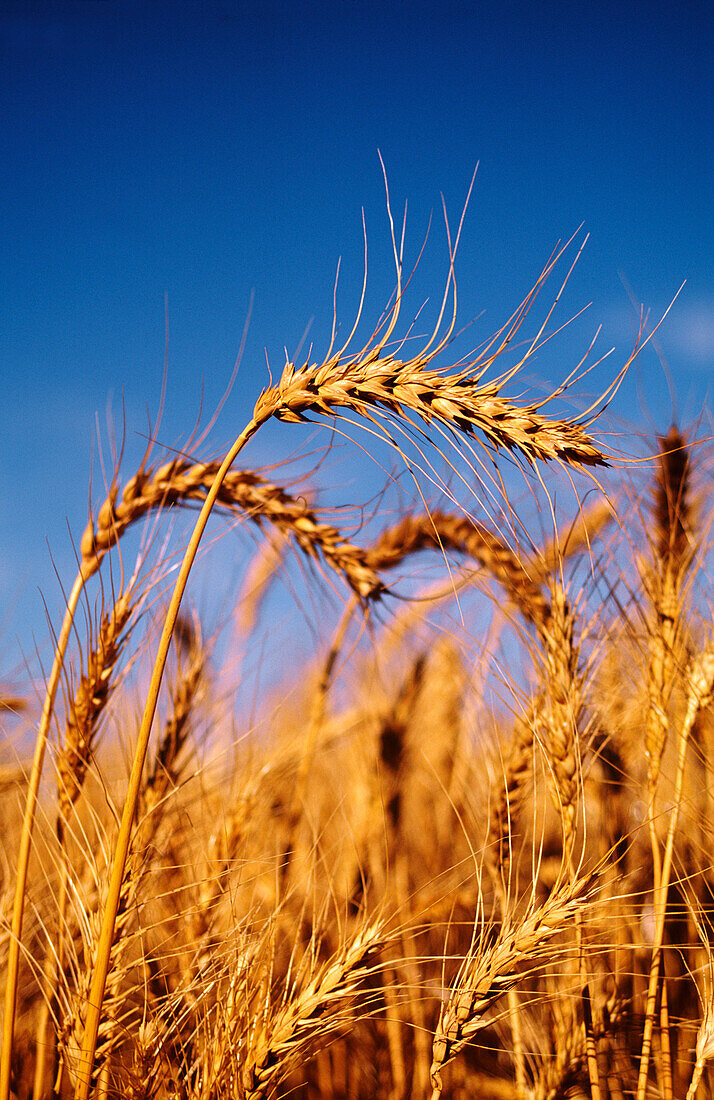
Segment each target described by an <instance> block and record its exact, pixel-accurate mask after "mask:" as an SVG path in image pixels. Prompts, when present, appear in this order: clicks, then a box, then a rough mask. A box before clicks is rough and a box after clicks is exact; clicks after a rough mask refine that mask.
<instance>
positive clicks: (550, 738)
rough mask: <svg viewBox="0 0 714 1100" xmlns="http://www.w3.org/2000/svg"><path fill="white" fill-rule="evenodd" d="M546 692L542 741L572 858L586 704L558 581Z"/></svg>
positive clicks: (547, 637)
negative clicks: (581, 729) (580, 737)
mask: <svg viewBox="0 0 714 1100" xmlns="http://www.w3.org/2000/svg"><path fill="white" fill-rule="evenodd" d="M544 650H545V652H544V664H543V671H544V681H545V682H544V690H543V696H542V699H543V702H542V708H543V709H542V713H541V716H540V717H541V719H542V734H541V736H542V738H543V742H544V744H545V748H546V752H547V756H548V762H549V764H550V767H551V769H552V778H553V790H554V795H555V801H556V806H557V807H558V809H559V811H560V813H561V814H562V819H563V841H564V852H563V859H564V862H565V863H566V864H567V863H569V862H570V861H571V859H572V857H573V855H574V844H575V828H576V821H577V811H578V806H579V804H580V803H579V798H578V792H579V787H580V775H581V762H580V753H581V748H580V742H579V724H580V711H581V705H582V688H581V673H580V671H579V669H578V658H579V647H578V645H577V643H576V641H575V637H574V616H573V613H572V611H571V608H570V606H569V603H568V599H567V597H566V594H565V592H564V591H563V589H562V587H561V586H560V584H558V583H555V584H554V585H553V588H552V591H551V601H550V618H549V621H548V625H547V628H546V630H545V632H544Z"/></svg>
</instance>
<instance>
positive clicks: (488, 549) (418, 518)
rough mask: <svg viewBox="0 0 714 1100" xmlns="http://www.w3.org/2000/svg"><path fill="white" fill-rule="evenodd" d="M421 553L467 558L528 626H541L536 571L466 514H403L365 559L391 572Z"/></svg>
mask: <svg viewBox="0 0 714 1100" xmlns="http://www.w3.org/2000/svg"><path fill="white" fill-rule="evenodd" d="M425 549H431V550H438V551H440V552H441V553H442V554H443V553H445V552H446V551H447V550H454V551H456V552H458V553H460V554H467V555H468V556H469V557H471V558H473V559H474V560H475V561H477V562H478V563H479V564H480V565H481V566H482V567H483V568H484V569H486V570H487V571H488V572H489V573H490V574H491V576H492V577H494V578H495V579H496V580H497V581H498V582H499V583H500V584H501V585H502V586H503V588H504V589H505V591H506V592H507V593H508V596H509V598H510V599H511V600H512V601H513V603H515V605H516V607H517V608H518V610H519V611H520V612H521V614H522V615H523V616H524V618H525V619H526V620H527V621H528V622H531V623H534V624H535V625H537V626H538V628H539V629H541V630H542V629H544V628H545V626H546V624H547V622H548V618H549V615H550V609H549V605H548V600H547V599H546V597H545V596H544V595H543V590H542V588H541V585H540V584H539V583H538V580H539V578H538V577H537V574H536V575H535V576H534V574H535V570H530V569H529V567H528V566H527V565H524V564H523V562H522V561H521V560H520V559H519V558H518V556H517V555H516V554H515V553H514V552H513V550H511V548H510V547H509V546H507V545H506V543H505V542H504V541H503V539H501V538H500V537H499V536H498V535H496V534H495V533H494V532H493V531H489V529H488V528H487V527H484V526H483V525H482V524H480V523H476V522H475V521H474V520H471V519H469V518H468V517H467V516H460V515H454V514H452V513H447V512H441V511H439V510H438V509H437V510H435V511H433V512H423V513H420V514H418V515H411V516H405V517H404V519H402V520H400V521H399V523H396V524H394V526H392V527H388V528H387V529H386V530H385V531H383V532H382V534H381V535H380V536H379V538H378V539H377V542H376V543H375V544H374V546H372V547H371V548H370V549H369V550H368V551H367V561H368V562H369V563H370V565H371V566H372V567H373V569H375V570H377V571H380V572H381V571H383V570H385V569H394V568H395V567H397V566H398V565H399V564H400V563H401V562H402V561H404V559H405V558H407V557H409V556H410V555H411V554H416V553H418V552H419V551H420V550H425Z"/></svg>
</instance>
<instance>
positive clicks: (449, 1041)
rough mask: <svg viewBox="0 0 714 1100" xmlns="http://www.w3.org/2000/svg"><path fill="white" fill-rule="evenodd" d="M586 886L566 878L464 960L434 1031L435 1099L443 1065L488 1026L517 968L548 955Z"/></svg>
mask: <svg viewBox="0 0 714 1100" xmlns="http://www.w3.org/2000/svg"><path fill="white" fill-rule="evenodd" d="M588 885H589V880H588V879H575V880H573V881H571V882H567V883H565V884H562V885H560V886H559V887H558V888H556V889H554V890H553V892H552V893H551V894H550V896H549V897H548V898H547V899H546V901H545V902H543V904H542V905H538V906H536V905H534V904H531V906H530V908H529V911H528V912H527V913H526V914H525V916H523V917H520V918H515V917H513V916H511V917H506V918H504V920H503V922H502V924H501V927H500V929H499V932H498V935H497V936H496V939H495V940H494V942H493V943H492V944H490V945H486V944H479V945H478V946H477V947H476V948H475V949H474V950H473V951H472V952H470V953H469V954H468V955H467V957H466V958H465V959H464V962H463V963H462V966H461V969H460V971H459V975H458V977H457V979H456V981H455V983H454V985H453V987H452V989H451V992H450V994H449V999H448V1001H447V1003H446V1005H445V1006H444V1008H443V1009H442V1011H441V1015H440V1018H439V1024H438V1027H437V1029H436V1034H435V1036H434V1042H433V1062H432V1066H431V1081H432V1087H433V1092H432V1100H438V1097H440V1096H441V1091H442V1081H441V1071H442V1069H443V1068H444V1066H446V1065H447V1064H448V1063H449V1062H450V1061H451V1060H452V1058H454V1057H455V1056H456V1054H458V1052H459V1051H460V1050H461V1049H462V1048H463V1047H464V1046H465V1045H466V1044H467V1043H468V1042H469V1041H470V1040H471V1039H473V1038H474V1036H475V1035H476V1034H477V1032H478V1031H479V1030H480V1029H481V1028H482V1027H484V1025H485V1021H484V1016H485V1014H486V1012H488V1010H489V1009H490V1008H491V1007H492V1005H494V1004H495V1002H496V1001H497V1000H498V999H499V997H501V996H502V994H504V993H505V992H506V991H507V990H508V989H510V988H511V987H512V986H514V985H515V984H516V982H517V981H518V980H519V978H520V977H521V976H522V973H521V971H519V969H518V968H519V967H520V966H521V965H522V964H524V963H528V964H530V965H531V966H538V965H539V963H540V962H542V960H543V959H544V958H545V957H546V954H547V951H548V950H549V948H548V945H549V943H550V941H551V939H552V937H553V936H555V935H556V934H557V933H558V932H560V931H562V930H563V929H564V928H566V927H567V926H568V925H569V924H570V922H571V921H572V920H574V918H575V914H576V912H577V911H578V909H580V908H581V907H582V905H583V899H584V895H585V894H586V892H587V889H588ZM550 951H551V952H552V948H550Z"/></svg>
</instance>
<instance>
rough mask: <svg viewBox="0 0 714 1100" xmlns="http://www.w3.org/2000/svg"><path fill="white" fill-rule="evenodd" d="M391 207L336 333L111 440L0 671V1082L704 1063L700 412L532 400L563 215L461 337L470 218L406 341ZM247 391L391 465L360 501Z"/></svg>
mask: <svg viewBox="0 0 714 1100" xmlns="http://www.w3.org/2000/svg"><path fill="white" fill-rule="evenodd" d="M390 216H391V215H390ZM393 241H394V252H395V259H396V272H397V277H396V287H395V293H394V296H393V299H392V302H391V304H390V306H389V307H388V309H387V310H386V311H385V313H384V315H383V317H382V318H381V319H380V320H379V321H378V323H377V324H376V326H375V328H374V331H373V332H372V334H371V335H370V337H369V339H368V340H367V341H366V342H364V343H362V344H361V345H360V346H358V348H357V350H355V348H354V346H353V344H354V338H355V333H356V331H357V325H355V328H354V329H353V330H352V332H351V334H350V337H349V338H348V339H347V340H346V341H345V342H344V343H343V345H342V346H340V347H338V346H337V341H336V333H335V331H333V338H332V341H331V343H330V347H329V349H328V351H327V353H326V354H325V356H324V357H323V358H322V360H321V361H320V362H316V363H309V362H306V363H305V364H303V365H300V364H295V363H287V365H286V366H285V369H284V371H283V373H282V376H281V377H280V378H279V380H278V381H277V382H275V383H271V384H270V385H269V386H268V387H267V388H266V389H265V390H264V391H263V392H262V393H260V394H256V395H255V406H254V409H253V412H252V415H251V416H250V417H249V418H248V419H247V421H246V424H245V427H244V428H243V430H242V431H241V432H240V434H239V435H238V436H237V438H236V441H235V443H234V444H233V445H232V446H231V447H230V448H227V449H226V450H225V451H223V452H222V453H221V454H220V455H219V456H218V457H216V455H215V453H214V454H211V455H210V456H208V455H206V454H202V453H201V452H202V448H204V447H205V443H204V441H203V440H199V441H196V440H194V439H192V440H190V441H189V442H188V443H187V444H186V445H185V447H184V449H183V450H182V451H181V452H180V453H179V452H166V453H159V449H158V447H154V448H153V450H152V449H151V448H150V449H149V451H148V452H147V455H146V457H145V460H144V461H143V462H142V464H141V466H140V468H139V469H137V470H133V471H125V470H123V469H121V468H117V469H116V470H115V472H114V477H113V480H112V481H111V483H110V484H109V485H108V486H107V490H106V496H105V499H104V500H103V501H102V500H96V501H94V502H93V505H92V509H91V514H90V519H89V523H88V526H87V528H86V530H85V531H84V532H83V533H79V532H78V533H77V540H76V541H77V560H78V569H77V576H76V578H75V580H74V583H73V584H72V586H71V587H70V586H69V584H68V586H67V593H68V595H67V602H66V615H65V620H64V623H63V624H62V625H61V626H59V627H58V628H57V633H56V638H55V639H54V640H55V642H56V651H55V660H54V666H53V668H52V669H51V670H50V671H49V673H48V676H47V682H46V683H45V684H43V688H42V693H44V702H43V703H42V707H41V710H40V709H39V708H38V711H37V713H35V710H34V709H33V708H34V706H35V703H34V701H32V700H29V699H27V700H25V699H23V698H17V697H12V696H11V695H10V694H9V693H7V692H6V693H4V694H3V695H2V698H1V699H0V708H1V710H0V720H1V721H2V724H3V728H4V729H5V730H6V733H7V745H8V748H7V750H6V752H5V755H4V758H3V760H2V771H0V797H1V798H2V820H3V822H4V830H3V845H2V864H1V865H0V876H1V877H0V904H1V906H2V909H1V923H0V973H2V977H3V988H4V990H5V1002H4V1016H3V1057H2V1074H1V1076H0V1100H8V1097H10V1096H14V1097H17V1098H18V1100H25V1098H29V1097H34V1098H35V1100H46V1098H49V1097H62V1098H64V1097H68V1098H69V1097H76V1098H77V1100H86V1098H87V1097H89V1096H92V1097H127V1098H131V1100H153V1098H157V1100H169V1098H171V1100H173V1098H176V1100H178V1098H181V1100H199V1098H200V1100H214V1098H215V1100H224V1098H225V1100H233V1098H235V1100H249V1098H250V1100H258V1098H268V1097H296V1098H299V1097H301V1098H304V1100H310V1098H317V1097H338V1098H344V1100H367V1098H378V1100H382V1098H385V1100H386V1098H389V1100H400V1098H406V1097H426V1098H427V1100H429V1098H432V1100H437V1098H438V1097H440V1096H441V1097H444V1100H447V1098H454V1100H457V1098H458V1100H466V1098H467V1097H480V1098H486V1100H489V1098H493V1100H499V1098H506V1100H510V1098H517V1100H525V1098H529V1100H558V1098H565V1097H572V1098H578V1097H593V1098H594V1100H597V1098H602V1100H605V1098H611V1100H624V1098H625V1097H632V1098H637V1100H644V1098H654V1097H662V1098H670V1100H673V1098H676V1100H679V1098H681V1100H683V1098H685V1097H686V1098H687V1100H694V1097H700V1098H703V1097H710V1096H712V1095H714V1079H713V1078H712V1076H711V1074H710V1072H709V1069H708V1065H709V1059H710V1058H711V1057H712V1055H714V964H713V960H712V948H711V943H712V920H713V919H714V893H713V889H714V866H713V864H714V858H713V855H712V853H713V841H714V709H713V705H714V634H713V633H712V616H711V610H712V588H711V583H710V580H711V578H710V569H711V565H712V555H711V526H710V525H711V517H712V510H711V506H712V501H711V484H712V468H713V466H712V453H711V448H710V447H709V445H708V443H707V442H706V440H704V439H702V438H701V436H700V434H698V433H697V432H696V430H694V429H691V428H687V427H685V426H682V425H673V426H671V427H669V430H667V428H668V426H667V425H665V426H663V428H662V432H661V434H660V435H659V436H656V437H654V438H651V439H650V440H649V442H648V451H647V453H646V454H645V453H640V454H638V455H637V456H629V457H628V456H627V455H625V454H624V452H623V451H621V450H619V449H618V447H619V443H618V441H617V440H616V439H615V438H614V437H608V436H607V435H605V434H604V431H603V430H601V424H603V423H604V421H603V420H602V412H603V409H604V406H605V405H607V403H608V401H610V400H611V399H614V400H615V402H616V395H615V391H616V388H617V384H618V380H619V379H620V378H621V376H622V375H621V373H620V374H618V375H617V377H615V378H614V382H613V387H612V388H611V390H610V391H608V393H606V394H604V395H603V397H602V399H601V400H598V401H596V402H594V403H593V402H591V401H590V400H589V399H588V400H581V398H582V392H581V388H582V390H583V391H584V383H583V381H582V379H583V372H584V370H585V369H586V367H585V362H583V363H582V364H579V365H578V366H577V367H576V370H575V371H574V372H573V374H572V375H569V376H568V378H567V380H566V382H565V383H563V384H562V385H557V386H554V387H553V390H552V392H550V393H548V394H547V395H546V397H545V398H543V397H542V396H535V397H532V398H530V399H527V398H525V397H524V396H523V394H524V393H526V392H527V386H526V384H525V383H524V382H523V372H524V369H525V368H526V366H527V365H528V363H529V361H530V359H531V357H532V355H533V354H534V352H535V351H536V350H537V349H538V348H539V347H541V346H542V344H543V343H544V342H545V340H546V339H547V338H548V336H549V330H548V325H549V323H550V318H551V310H550V309H548V310H547V311H546V316H545V319H541V320H539V321H538V322H537V324H536V325H535V327H534V326H533V317H534V313H533V310H534V308H535V305H536V297H537V295H538V294H539V293H540V292H541V291H542V290H543V287H544V285H545V282H546V279H547V278H550V277H552V274H553V271H554V269H555V265H556V263H557V262H558V261H561V263H562V259H561V251H560V250H558V251H557V252H556V254H554V256H553V257H551V259H550V260H549V261H548V263H547V265H546V266H545V268H544V270H543V272H542V274H541V276H540V277H539V279H538V280H537V282H536V284H535V285H534V287H533V289H532V291H531V292H530V293H529V294H528V295H527V297H526V298H525V299H524V301H523V303H522V304H521V306H520V307H519V308H518V310H516V312H515V313H514V314H513V315H512V316H511V318H510V319H509V320H508V322H507V323H506V324H505V325H504V326H503V328H502V329H501V330H500V331H499V332H498V333H496V334H495V335H494V336H493V337H492V338H491V339H490V340H488V341H487V342H486V344H485V345H484V346H483V347H482V348H481V349H479V353H478V355H477V356H476V357H475V358H474V357H472V358H467V359H462V360H460V361H458V362H453V360H452V359H450V350H451V340H452V336H453V334H454V330H455V324H456V294H455V282H454V274H453V258H454V255H455V252H456V245H457V243H458V235H457V236H456V238H455V240H454V242H453V245H452V244H451V243H450V245H449V249H450V256H451V262H450V271H449V276H448V279H447V283H446V288H445V292H444V296H443V302H442V304H441V307H440V309H439V310H438V311H437V317H436V320H435V323H434V328H433V332H432V334H431V336H430V337H429V338H425V339H424V340H422V341H421V342H419V350H418V351H416V352H415V351H414V350H413V349H414V346H415V345H414V342H413V340H412V338H411V336H410V338H409V340H407V338H406V337H405V336H404V335H401V336H400V335H399V331H398V330H399V319H400V311H401V306H402V296H403V293H404V290H405V285H404V280H403V278H402V253H401V248H400V246H399V244H398V238H395V237H394V234H393ZM565 281H566V280H563V282H565ZM561 289H562V288H561ZM559 296H560V292H558V294H557V295H556V296H555V302H557V300H558V298H559ZM551 300H552V299H551ZM526 333H527V334H528V340H527V342H525V343H524V342H520V341H522V340H523V337H524V336H525V335H526ZM516 337H518V339H516ZM646 340H647V337H646V336H645V335H644V333H643V334H642V335H641V337H640V339H639V340H638V343H637V345H636V347H635V349H634V351H633V355H632V356H631V357H630V359H628V362H627V363H625V364H624V368H623V369H626V368H627V366H628V365H629V362H631V359H632V358H634V355H636V354H637V353H638V352H639V350H640V349H641V347H642V346H643V344H644V343H645V342H646ZM516 346H517V347H518V351H517V354H515V355H513V354H512V349H513V348H514V347H516ZM509 356H510V358H509ZM579 387H581V388H579ZM568 401H570V403H571V405H570V407H571V409H572V408H575V409H576V410H580V411H576V412H575V413H572V412H571V413H567V412H566V411H564V409H565V406H566V405H567V403H568ZM598 417H600V419H598ZM268 421H282V422H283V426H282V427H281V428H280V432H281V433H283V434H284V436H285V451H286V453H287V452H288V451H289V450H290V447H291V446H292V444H291V439H290V433H291V432H292V431H293V430H295V431H300V432H304V431H305V429H304V428H298V429H293V427H292V425H295V424H298V425H300V424H305V423H312V424H324V425H325V427H326V429H327V431H323V433H322V434H320V433H318V435H317V437H316V438H317V439H318V445H320V446H322V445H323V444H324V447H325V449H326V451H328V452H329V448H330V447H331V446H334V433H335V432H337V434H338V435H340V433H342V436H344V439H345V440H346V442H345V443H344V446H346V447H348V448H349V447H357V446H358V441H359V440H361V441H362V442H361V444H359V445H361V446H362V447H366V448H367V449H369V448H370V447H372V446H373V445H375V446H376V443H375V442H374V441H376V440H378V441H379V446H383V447H384V448H386V449H387V451H388V452H389V453H390V454H391V455H392V456H393V457H394V462H395V468H396V469H398V470H400V471H401V472H400V473H399V475H396V474H394V473H393V474H392V475H391V480H392V482H393V483H395V484H396V483H399V481H400V478H401V484H400V485H399V486H398V491H397V492H396V493H393V494H392V495H391V496H389V495H388V494H387V493H386V491H385V495H384V497H380V498H379V499H378V502H377V504H373V506H372V514H371V516H370V522H369V523H366V522H362V520H361V519H360V518H359V517H358V518H357V519H355V514H354V509H350V507H349V506H350V505H351V504H352V503H353V501H351V500H349V499H346V500H343V501H342V502H340V505H339V506H338V507H335V508H331V509H327V508H324V507H322V506H321V505H320V494H319V492H318V491H317V486H313V485H306V484H305V482H304V481H303V482H300V484H299V485H296V484H295V483H294V480H293V479H292V478H291V477H288V476H287V475H286V478H285V479H283V480H281V479H280V476H279V475H280V472H281V466H280V461H281V456H279V455H277V456H276V465H275V466H274V467H273V468H272V469H271V470H258V469H254V468H251V466H250V464H248V465H245V466H244V465H242V464H243V462H244V460H245V461H248V458H247V455H244V454H243V452H244V449H246V448H247V445H248V443H249V441H250V440H251V439H252V437H253V436H254V435H256V433H258V432H259V431H260V429H261V427H262V426H263V425H264V424H266V423H267V422H268ZM331 432H332V433H333V434H331ZM278 437H279V438H282V436H278ZM608 438H609V443H608V442H606V441H607V440H608ZM326 439H328V440H330V439H331V440H333V442H329V441H328V442H327V443H325V442H324V441H325V440H326ZM604 440H605V441H604ZM635 458H636V461H635ZM404 486H407V489H405V488H404ZM554 502H555V503H554ZM192 512H193V518H191V519H190V523H189V524H188V526H186V520H187V519H189V518H190V516H191V513H192ZM182 516H183V517H184V519H183V520H182V519H181V517H182ZM211 516H212V517H213V518H212V519H211V528H210V530H211V539H212V540H213V541H218V539H219V534H220V530H221V529H222V527H223V528H225V529H226V530H227V529H230V530H232V531H235V530H236V529H237V530H238V531H239V533H240V534H241V535H245V538H244V540H243V542H242V543H241V546H242V548H243V553H244V561H243V562H242V571H241V583H240V585H238V586H237V588H236V590H235V591H234V594H233V598H232V603H231V605H230V607H228V608H225V607H224V608H223V613H224V620H225V622H226V623H228V624H229V625H230V630H229V631H228V632H226V631H225V630H224V632H223V635H222V637H221V638H220V639H219V638H218V637H217V635H216V634H215V633H211V632H207V629H206V627H205V625H204V623H203V622H202V621H201V617H200V616H199V614H198V613H197V611H196V610H195V607H194V606H193V605H192V602H191V587H190V585H188V582H189V578H190V577H191V576H192V575H193V573H194V572H195V573H196V574H197V575H201V571H202V570H203V569H204V568H205V567H206V564H207V563H208V562H210V554H211V552H212V551H213V549H214V548H213V547H211V548H210V549H205V547H206V540H204V542H201V538H202V536H203V532H204V529H205V528H206V524H207V523H208V521H209V517H211ZM362 518H363V517H362ZM249 531H252V532H253V538H252V541H251V538H250V536H249V534H248V532H249ZM132 532H133V533H134V535H136V534H137V533H138V534H140V536H141V542H140V551H139V553H138V555H137V562H138V564H137V565H136V566H130V565H129V564H128V563H129V561H130V560H131V561H133V555H129V553H128V552H127V553H124V552H123V547H124V546H125V545H127V546H128V545H129V541H130V540H131V538H132ZM127 540H129V541H127ZM199 545H200V547H201V550H200V553H199ZM204 550H205V554H204ZM179 563H182V564H181V565H180V568H179ZM65 580H66V578H63V582H64V581H65ZM187 586H188V591H185V590H186V589H187ZM276 588H277V589H280V590H281V591H282V593H283V595H282V596H281V598H280V599H279V600H277V601H276V600H275V599H271V594H272V593H274V592H275V590H276ZM290 599H292V601H293V611H294V612H295V615H296V616H297V618H295V617H293V618H292V619H290V618H289V617H287V616H285V617H283V615H282V612H281V610H280V608H282V607H283V606H284V604H285V601H286V600H290ZM296 621H298V622H299V624H300V626H299V629H298V630H297V632H296V628H295V622H296ZM226 633H227V634H228V636H227V637H226ZM266 645H267V646H269V647H272V649H271V650H270V652H271V653H272V654H273V659H272V663H271V662H268V660H267V658H266V659H264V657H263V652H264V649H263V648H262V647H265V646H266ZM276 655H277V662H278V663H279V664H280V663H281V661H282V664H281V667H280V671H279V675H276V676H273V678H272V679H270V678H269V677H268V676H267V672H266V668H267V666H268V664H269V663H270V667H271V669H272V670H273V671H274V666H275V663H276ZM268 681H269V682H268ZM21 721H24V722H25V723H30V724H31V725H32V727H33V730H34V737H35V753H34V759H33V760H32V761H30V760H25V759H17V758H16V757H15V756H13V754H12V751H11V748H10V746H11V745H12V744H13V741H12V732H13V730H14V729H15V728H16V727H17V724H18V723H19V722H21Z"/></svg>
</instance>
